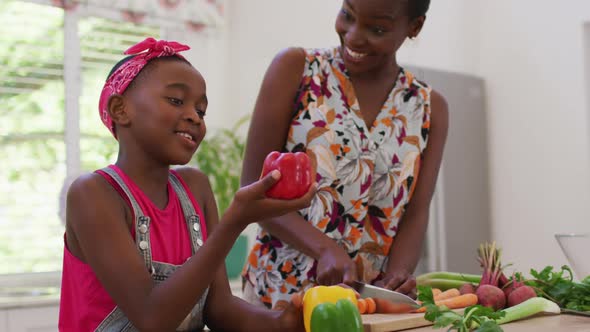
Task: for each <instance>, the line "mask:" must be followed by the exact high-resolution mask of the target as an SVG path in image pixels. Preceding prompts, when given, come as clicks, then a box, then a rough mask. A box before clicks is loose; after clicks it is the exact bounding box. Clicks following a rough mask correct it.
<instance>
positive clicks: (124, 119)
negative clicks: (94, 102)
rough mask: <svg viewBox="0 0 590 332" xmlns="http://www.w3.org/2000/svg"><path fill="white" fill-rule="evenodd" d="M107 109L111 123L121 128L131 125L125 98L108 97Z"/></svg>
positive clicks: (118, 95) (116, 95) (120, 96)
mask: <svg viewBox="0 0 590 332" xmlns="http://www.w3.org/2000/svg"><path fill="white" fill-rule="evenodd" d="M107 107H108V111H109V115H110V116H111V119H113V123H115V124H117V125H119V126H123V127H125V126H128V125H129V123H131V118H130V116H129V110H128V109H127V104H126V103H125V98H123V96H122V95H120V94H114V95H112V96H110V97H109V102H108V104H107Z"/></svg>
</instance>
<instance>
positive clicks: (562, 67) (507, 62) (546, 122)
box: [227, 0, 590, 271]
mask: <svg viewBox="0 0 590 332" xmlns="http://www.w3.org/2000/svg"><path fill="white" fill-rule="evenodd" d="M340 4H341V2H340V0H320V1H318V0H298V1H292V0H248V1H243V0H229V3H228V7H229V8H228V9H229V18H228V20H229V38H230V39H229V50H230V56H229V66H228V70H227V73H228V75H227V77H228V78H227V82H228V94H227V97H228V98H231V99H230V100H229V102H228V106H229V108H230V109H229V112H228V113H227V114H247V113H250V112H251V110H252V107H253V104H254V101H255V99H256V95H257V93H258V88H259V86H260V82H261V79H262V76H263V75H264V72H265V70H266V68H267V66H268V64H269V63H270V61H271V59H272V58H273V56H274V55H275V54H276V53H277V52H278V51H279V50H280V49H282V48H284V47H288V46H304V47H325V46H331V45H335V44H336V43H337V36H336V33H335V32H334V28H333V22H334V19H335V16H336V14H337V11H338V9H339V7H340ZM584 22H590V2H588V1H585V0H571V1H568V2H567V4H566V3H564V2H563V1H560V0H542V1H539V0H519V1H512V0H494V1H484V0H480V1H473V0H444V1H439V0H434V1H432V5H431V10H430V12H429V15H428V19H427V22H426V25H425V27H424V30H423V32H422V34H421V35H420V36H419V37H418V38H417V40H415V41H408V42H407V43H406V45H405V46H404V47H403V48H402V50H400V53H399V60H400V62H401V63H403V64H411V65H417V66H424V67H430V68H433V69H440V70H447V71H453V72H460V73H466V74H475V75H477V76H480V77H483V78H484V79H485V81H486V85H487V88H486V94H487V98H488V114H489V115H488V116H489V119H488V125H489V127H488V133H489V141H490V147H489V151H490V162H491V165H490V173H491V174H490V183H491V187H492V192H491V199H492V223H493V225H492V227H493V238H494V239H496V241H497V242H498V243H499V244H500V245H501V246H502V247H503V248H504V256H505V260H504V261H505V262H506V263H508V262H513V263H514V267H515V268H517V269H519V270H524V271H527V270H528V268H530V267H544V266H545V265H555V266H560V265H561V264H565V263H566V260H565V257H564V256H563V254H562V253H561V251H560V249H559V247H558V246H557V243H556V241H555V240H554V238H553V234H554V233H557V232H570V231H571V232H574V231H585V232H588V233H590V220H589V219H590V218H589V217H590V213H589V212H590V211H589V209H588V206H589V205H590V204H589V203H590V191H589V190H588V189H587V188H588V185H589V181H588V180H589V178H588V175H587V174H588V166H589V165H588V151H589V144H588V143H589V139H588V137H587V136H588V135H587V133H588V123H589V122H588V119H587V115H586V114H587V112H588V111H589V110H590V107H588V106H587V105H586V102H587V101H586V97H585V96H586V94H588V89H589V87H588V85H586V83H585V78H584V69H583V68H584V64H585V62H584V58H583V56H584V55H583V53H584V43H583V23H584ZM588 38H590V36H589V37H588ZM586 56H587V57H589V56H590V55H588V54H587V55H586ZM589 63H590V62H589ZM541 97H542V98H541ZM228 119H230V117H229V116H228ZM451 129H452V119H451ZM447 185H450V184H447ZM474 250H475V248H474Z"/></svg>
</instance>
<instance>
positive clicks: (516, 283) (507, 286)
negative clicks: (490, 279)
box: [500, 275, 524, 299]
mask: <svg viewBox="0 0 590 332" xmlns="http://www.w3.org/2000/svg"><path fill="white" fill-rule="evenodd" d="M519 279H520V278H519V277H517V276H516V275H513V276H512V278H510V279H509V280H508V281H507V282H505V283H504V285H500V287H502V286H503V289H502V290H503V291H504V294H505V295H506V299H508V296H510V293H512V292H513V291H514V290H515V289H517V288H519V287H521V286H524V283H523V282H522V281H521V280H519Z"/></svg>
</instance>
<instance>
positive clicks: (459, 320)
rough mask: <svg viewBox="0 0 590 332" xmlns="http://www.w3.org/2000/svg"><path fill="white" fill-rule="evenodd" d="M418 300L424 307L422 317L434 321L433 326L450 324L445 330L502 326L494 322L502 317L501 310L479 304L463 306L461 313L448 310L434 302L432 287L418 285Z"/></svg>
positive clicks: (488, 330) (491, 330)
mask: <svg viewBox="0 0 590 332" xmlns="http://www.w3.org/2000/svg"><path fill="white" fill-rule="evenodd" d="M418 294H419V295H418V300H419V301H421V302H422V305H423V306H424V307H426V313H425V314H424V318H425V319H426V320H428V321H431V322H433V323H434V328H443V327H447V326H450V327H449V329H448V330H447V331H453V330H456V331H459V332H468V331H472V330H473V331H476V332H500V331H503V330H502V328H500V326H499V325H498V324H497V323H496V320H497V319H500V318H502V317H504V315H505V313H504V312H503V311H494V310H493V309H491V308H488V307H484V306H481V305H473V306H470V307H467V308H465V310H464V311H463V314H459V313H457V312H455V311H452V310H450V309H449V308H447V307H446V306H437V305H435V304H434V296H433V295H432V288H430V287H428V286H418Z"/></svg>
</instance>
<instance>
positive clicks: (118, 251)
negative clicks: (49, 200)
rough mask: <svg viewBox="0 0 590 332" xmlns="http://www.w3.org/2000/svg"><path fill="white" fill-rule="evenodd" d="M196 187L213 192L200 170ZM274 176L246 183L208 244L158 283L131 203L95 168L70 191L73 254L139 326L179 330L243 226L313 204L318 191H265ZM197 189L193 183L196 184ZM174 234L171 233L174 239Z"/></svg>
mask: <svg viewBox="0 0 590 332" xmlns="http://www.w3.org/2000/svg"><path fill="white" fill-rule="evenodd" d="M192 181H193V183H194V184H193V186H195V185H196V188H199V189H201V188H204V190H205V191H206V192H210V189H208V188H210V186H209V182H208V180H207V177H206V176H205V175H203V174H202V173H200V172H199V173H196V174H195V176H194V177H193V179H192ZM275 181H276V180H274V179H273V178H271V177H270V176H268V177H265V178H264V180H262V181H259V182H257V183H254V184H253V185H252V186H249V187H246V188H242V189H241V190H240V191H239V192H238V193H237V194H236V197H235V198H234V201H233V202H232V204H231V206H230V208H229V209H228V212H227V213H226V214H225V216H224V218H223V220H222V221H221V222H220V224H219V226H218V227H217V230H218V231H216V232H213V233H212V234H211V235H210V236H209V238H208V239H207V241H206V242H205V244H204V245H203V246H202V247H201V248H200V249H199V250H198V251H197V253H195V255H194V256H193V257H191V259H190V260H189V261H188V262H186V263H185V264H184V265H183V266H182V267H181V268H179V269H178V270H177V271H176V272H175V273H174V274H173V275H172V276H170V278H168V279H167V280H166V281H164V282H163V283H161V284H159V285H155V284H154V282H153V281H152V279H151V276H150V274H149V273H148V271H147V269H146V267H145V265H144V262H143V259H142V258H141V256H140V255H139V254H138V252H137V248H136V246H135V243H134V241H133V239H132V237H131V234H130V230H129V225H130V224H131V222H130V219H127V218H130V217H129V214H130V213H129V212H128V210H127V207H126V204H125V202H124V201H123V199H122V198H121V197H120V196H119V194H118V193H117V192H116V191H115V190H114V189H113V188H112V187H111V186H110V185H109V184H108V183H107V182H106V181H105V180H104V179H103V178H102V177H101V176H100V175H98V174H92V175H89V176H85V177H82V178H80V179H79V180H77V181H75V182H74V184H72V186H71V188H70V191H69V193H68V205H67V214H68V215H67V220H68V227H67V239H68V245H70V243H73V246H70V248H71V249H72V248H73V249H74V250H73V253H74V255H76V256H77V257H78V258H80V259H81V260H82V261H84V262H86V263H88V264H89V265H90V266H91V267H92V269H93V271H94V273H95V274H96V276H97V278H98V279H99V280H100V282H101V284H102V285H103V287H104V288H105V289H106V291H107V292H108V293H109V295H110V296H111V297H112V299H113V300H114V302H115V303H116V304H117V306H119V307H120V308H121V310H123V312H124V313H125V315H126V316H127V317H128V318H129V320H130V321H131V322H132V323H133V325H134V326H135V327H137V328H138V329H139V330H141V331H170V330H174V329H175V328H176V327H178V325H179V324H180V322H181V321H182V320H183V319H184V318H185V317H186V315H187V314H188V313H189V311H190V310H191V309H192V307H193V306H194V304H195V303H196V301H197V300H198V299H199V298H200V297H201V296H202V294H203V292H204V290H205V289H206V288H207V286H208V285H209V284H210V283H211V282H212V281H213V278H214V276H215V273H210V271H217V270H218V269H219V267H220V266H221V265H222V264H223V262H224V258H225V256H226V255H227V253H228V252H229V250H230V249H231V246H232V244H233V243H234V241H235V240H236V238H237V237H238V235H239V234H240V233H241V232H242V230H243V229H244V228H245V226H246V225H247V224H248V223H250V222H253V221H255V220H257V219H259V218H264V217H268V216H273V215H280V214H283V213H286V212H288V211H293V210H297V209H300V208H303V207H305V206H306V205H308V204H309V201H310V200H311V197H312V196H313V190H310V192H309V193H308V194H306V196H304V197H303V198H301V199H298V200H293V201H278V200H269V199H265V198H264V193H265V192H266V190H267V189H268V188H270V187H271V186H272V185H273V184H274V183H275ZM193 188H194V187H193ZM170 241H174V239H170Z"/></svg>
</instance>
